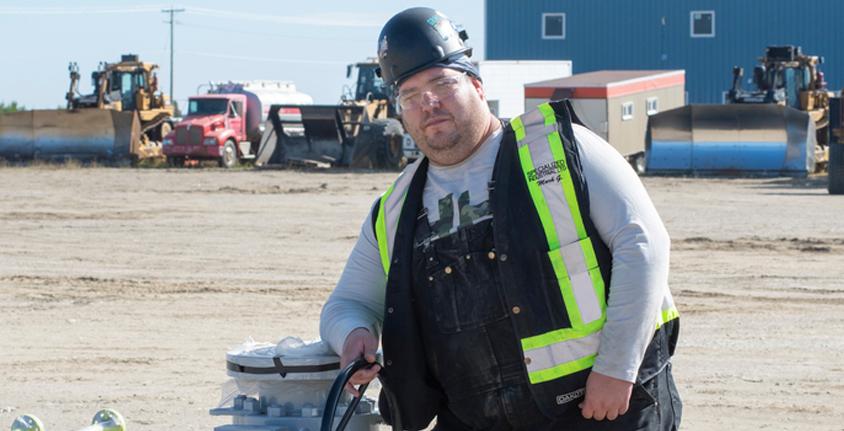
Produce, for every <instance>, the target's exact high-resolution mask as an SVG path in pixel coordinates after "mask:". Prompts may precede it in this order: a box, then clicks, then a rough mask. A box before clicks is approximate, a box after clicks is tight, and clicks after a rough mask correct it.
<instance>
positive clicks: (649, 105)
mask: <svg viewBox="0 0 844 431" xmlns="http://www.w3.org/2000/svg"><path fill="white" fill-rule="evenodd" d="M645 112H646V113H647V114H648V115H654V114H656V113H658V112H659V99H658V98H656V97H648V100H646V101H645Z"/></svg>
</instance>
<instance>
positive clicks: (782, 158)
mask: <svg viewBox="0 0 844 431" xmlns="http://www.w3.org/2000/svg"><path fill="white" fill-rule="evenodd" d="M822 62H823V59H822V58H821V57H817V56H813V55H805V54H803V52H802V50H801V48H800V47H799V46H793V45H788V46H769V47H767V49H766V51H765V55H764V56H762V57H760V58H759V63H758V65H757V66H756V67H755V68H754V70H753V76H752V82H753V84H754V86H755V88H753V89H750V90H745V89H743V88H742V80H743V78H744V71H743V70H742V68H740V67H735V68H733V82H732V84H733V85H732V88H730V90H729V91H727V93H726V102H727V103H726V104H723V105H687V106H683V107H680V108H676V109H673V110H670V111H665V112H662V113H659V114H657V115H654V116H652V117H650V119H649V123H648V138H647V142H646V163H647V172H649V173H680V174H727V175H790V176H805V175H808V174H811V173H813V172H819V171H822V170H824V169H825V168H826V164H827V162H828V160H829V135H830V132H829V107H830V102H829V101H830V96H831V93H830V92H829V91H828V90H827V86H826V82H825V81H824V77H823V72H821V71H820V68H819V66H820V64H821V63H822Z"/></svg>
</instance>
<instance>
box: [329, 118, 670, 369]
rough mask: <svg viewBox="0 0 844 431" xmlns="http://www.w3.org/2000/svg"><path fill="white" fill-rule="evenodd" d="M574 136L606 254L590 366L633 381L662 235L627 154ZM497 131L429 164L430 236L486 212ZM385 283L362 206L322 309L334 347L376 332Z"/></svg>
mask: <svg viewBox="0 0 844 431" xmlns="http://www.w3.org/2000/svg"><path fill="white" fill-rule="evenodd" d="M574 136H575V139H576V140H577V142H578V148H579V152H580V156H581V164H582V167H583V176H584V178H585V180H586V184H587V186H588V188H589V208H590V214H589V215H590V217H591V218H592V221H593V223H594V224H595V228H596V230H597V231H598V234H599V235H600V237H601V239H602V240H603V241H604V243H606V244H607V246H608V247H609V249H610V251H611V253H612V255H613V266H612V280H611V282H610V296H609V300H608V303H607V322H606V324H605V325H604V328H603V330H602V333H601V345H600V348H599V350H598V356H597V358H596V360H595V364H594V366H593V370H595V371H597V372H599V373H602V374H605V375H608V376H611V377H615V378H617V379H621V380H626V381H630V382H633V381H635V380H636V375H637V373H638V369H639V365H640V364H641V362H642V358H643V357H644V355H645V350H646V348H647V346H648V344H649V343H650V340H651V338H652V336H653V333H654V319H655V317H654V316H656V315H657V313H658V310H659V308H660V306H661V302H662V298H663V296H664V293H665V291H666V290H667V289H668V259H669V249H670V240H669V238H668V233H667V232H666V230H665V227H664V225H663V223H662V220H661V219H660V218H659V215H658V214H657V212H656V209H655V208H654V206H653V203H652V202H651V200H650V197H649V196H648V194H647V192H646V191H645V188H644V186H643V185H642V182H641V181H640V180H639V177H638V176H637V175H636V173H635V172H634V171H633V169H632V168H631V167H630V166H629V165H628V164H627V161H626V160H625V159H624V158H623V157H622V156H621V155H620V154H619V153H618V152H617V151H616V150H615V149H614V148H613V147H611V146H610V145H609V144H608V143H607V142H606V141H604V140H603V139H602V138H601V137H599V136H597V135H595V134H594V133H592V132H591V131H589V130H588V129H586V128H584V127H581V126H578V125H574ZM501 137H502V131H501V129H499V130H498V131H497V132H495V133H494V134H493V135H492V136H490V137H489V139H487V141H486V142H484V143H483V144H481V147H480V148H479V149H478V150H477V151H476V152H475V153H474V154H472V155H471V156H470V157H469V158H467V159H466V160H465V161H463V162H461V163H460V164H458V165H454V166H436V165H433V164H431V165H430V166H429V168H428V178H427V181H426V184H425V190H424V192H423V197H422V203H423V205H424V207H425V208H426V211H427V213H428V221H429V223H430V224H431V226H432V227H433V229H432V234H433V236H434V238H432V239H436V237H437V236H442V235H448V234H451V233H454V232H456V230H457V229H458V228H459V227H460V226H461V225H465V224H466V223H477V222H478V221H480V220H483V219H485V218H488V217H491V215H490V212H489V190H488V182H489V180H490V179H491V178H492V171H493V167H494V164H495V159H496V155H497V153H498V148H499V147H500V144H501ZM385 287H386V279H385V277H384V271H383V269H382V267H381V259H380V255H379V251H378V242H377V240H376V238H375V233H374V232H373V230H372V220H371V212H370V215H369V216H368V217H367V218H366V220H365V221H364V223H363V227H362V229H361V234H360V237H359V238H358V241H357V243H356V244H355V247H354V249H353V250H352V253H351V255H350V256H349V259H348V261H347V262H346V267H345V269H344V270H343V274H342V275H341V276H340V280H339V281H338V283H337V287H336V288H335V289H334V292H333V293H332V294H331V296H330V297H329V299H328V301H327V302H326V304H325V306H324V307H323V310H322V316H321V319H320V335H321V337H322V339H323V340H326V341H327V342H328V343H329V344H330V345H331V347H332V348H333V349H334V350H335V351H336V352H337V353H338V354H339V353H340V352H341V351H342V348H343V343H344V342H345V340H346V336H347V335H348V334H349V332H351V331H352V330H354V329H356V328H360V327H363V328H368V329H369V330H370V331H372V333H373V334H375V335H376V336H379V334H380V328H381V322H382V321H383V313H384V293H385V290H384V289H385Z"/></svg>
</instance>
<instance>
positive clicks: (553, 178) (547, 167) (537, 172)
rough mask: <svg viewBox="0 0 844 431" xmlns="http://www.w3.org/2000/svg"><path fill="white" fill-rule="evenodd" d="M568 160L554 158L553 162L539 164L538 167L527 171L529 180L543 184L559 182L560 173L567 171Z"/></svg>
mask: <svg viewBox="0 0 844 431" xmlns="http://www.w3.org/2000/svg"><path fill="white" fill-rule="evenodd" d="M566 169H567V167H566V160H565V159H561V160H554V161H553V162H550V163H546V164H544V165H540V166H537V167H536V169H531V170H529V171H528V172H527V180H528V181H531V182H534V181H536V182H538V183H539V185H543V184H546V183H550V182H555V183H559V182H560V174H561V173H563V172H565V171H566Z"/></svg>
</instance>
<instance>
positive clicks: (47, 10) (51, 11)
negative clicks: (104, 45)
mask: <svg viewBox="0 0 844 431" xmlns="http://www.w3.org/2000/svg"><path fill="white" fill-rule="evenodd" d="M158 9H159V7H158V6H140V7H131V8H84V7H75V8H61V7H43V8H22V7H18V8H13V7H0V15H94V14H126V13H144V12H158Z"/></svg>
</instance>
